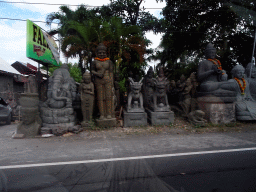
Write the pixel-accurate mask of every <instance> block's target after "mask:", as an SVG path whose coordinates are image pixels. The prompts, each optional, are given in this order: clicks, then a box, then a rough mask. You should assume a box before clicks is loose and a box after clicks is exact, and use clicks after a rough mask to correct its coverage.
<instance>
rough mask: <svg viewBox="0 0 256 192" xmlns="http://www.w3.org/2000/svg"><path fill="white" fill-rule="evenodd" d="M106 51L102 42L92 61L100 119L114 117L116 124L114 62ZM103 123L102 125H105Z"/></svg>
mask: <svg viewBox="0 0 256 192" xmlns="http://www.w3.org/2000/svg"><path fill="white" fill-rule="evenodd" d="M106 51H107V48H106V46H105V45H104V44H103V43H100V44H99V46H98V47H97V53H96V55H97V57H96V58H95V59H94V61H93V62H92V74H93V75H94V77H95V82H94V83H95V87H96V90H97V103H98V108H99V113H100V118H99V120H105V119H109V120H110V119H112V120H113V126H114V125H115V122H116V121H115V118H114V117H113V114H114V112H113V108H114V107H113V106H114V105H113V88H114V74H113V71H114V64H113V63H112V61H110V60H109V58H108V57H107V53H106ZM104 122H105V121H104ZM103 124H104V123H103ZM103 124H102V126H105V125H103ZM110 126H111V125H110Z"/></svg>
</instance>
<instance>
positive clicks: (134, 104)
mask: <svg viewBox="0 0 256 192" xmlns="http://www.w3.org/2000/svg"><path fill="white" fill-rule="evenodd" d="M128 79H129V81H130V88H131V91H130V93H129V94H128V103H127V112H144V111H145V110H144V107H143V96H142V94H141V86H142V80H143V78H142V79H141V80H140V81H139V82H135V81H134V80H133V79H132V78H131V77H129V78H128Z"/></svg>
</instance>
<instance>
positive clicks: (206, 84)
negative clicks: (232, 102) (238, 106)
mask: <svg viewBox="0 0 256 192" xmlns="http://www.w3.org/2000/svg"><path fill="white" fill-rule="evenodd" d="M205 57H206V60H203V61H201V62H200V63H199V66H198V72H197V80H198V81H199V82H200V83H201V84H200V94H204V95H214V96H220V97H230V96H234V95H235V93H233V92H232V91H230V89H229V87H228V86H224V87H221V85H223V84H226V83H227V74H226V72H225V71H224V70H223V69H222V66H221V63H220V61H219V60H218V59H216V49H215V48H214V47H213V45H212V44H211V43H209V44H208V45H207V47H206V49H205ZM225 88H226V89H225Z"/></svg>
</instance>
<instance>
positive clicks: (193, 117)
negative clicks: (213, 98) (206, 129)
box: [188, 110, 207, 126]
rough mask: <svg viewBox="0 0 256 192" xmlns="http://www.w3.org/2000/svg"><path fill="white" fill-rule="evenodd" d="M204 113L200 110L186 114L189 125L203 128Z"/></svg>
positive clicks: (204, 121)
mask: <svg viewBox="0 0 256 192" xmlns="http://www.w3.org/2000/svg"><path fill="white" fill-rule="evenodd" d="M204 116H205V112H203V111H201V110H195V111H191V112H190V113H189V114H188V120H189V122H190V123H192V124H193V125H196V126H205V124H206V123H207V120H205V119H204Z"/></svg>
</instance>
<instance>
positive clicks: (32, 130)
mask: <svg viewBox="0 0 256 192" xmlns="http://www.w3.org/2000/svg"><path fill="white" fill-rule="evenodd" d="M21 116H22V122H21V123H20V124H19V125H18V127H17V131H16V134H23V135H24V137H33V136H37V135H38V134H39V132H40V128H41V125H42V120H41V118H40V116H39V111H38V108H36V107H33V108H27V107H22V108H21Z"/></svg>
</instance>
